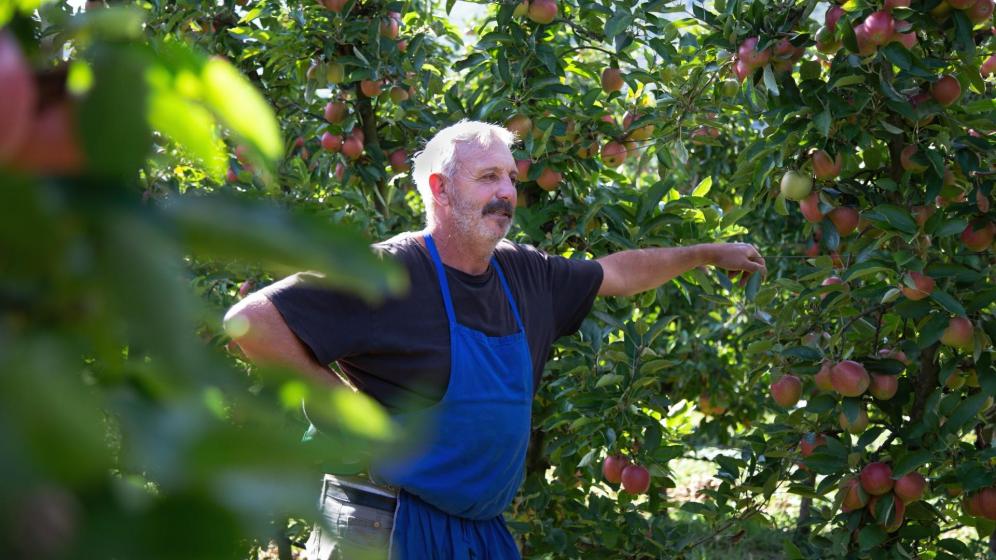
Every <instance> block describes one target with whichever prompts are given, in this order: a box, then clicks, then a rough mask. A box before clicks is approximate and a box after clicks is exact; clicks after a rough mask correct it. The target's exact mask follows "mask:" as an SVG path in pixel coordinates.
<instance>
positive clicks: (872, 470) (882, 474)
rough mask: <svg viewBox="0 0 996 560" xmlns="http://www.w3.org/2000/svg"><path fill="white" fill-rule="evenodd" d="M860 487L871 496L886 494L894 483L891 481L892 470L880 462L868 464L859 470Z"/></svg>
mask: <svg viewBox="0 0 996 560" xmlns="http://www.w3.org/2000/svg"><path fill="white" fill-rule="evenodd" d="M860 478H861V487H862V488H864V490H865V492H868V493H869V494H871V495H872V496H881V495H883V494H888V493H889V491H891V490H892V487H893V485H894V484H895V482H894V481H893V480H892V469H891V468H890V467H889V465H887V464H885V463H881V462H875V463H869V464H868V465H866V466H865V468H863V469H861V475H860Z"/></svg>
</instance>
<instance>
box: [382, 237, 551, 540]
mask: <svg viewBox="0 0 996 560" xmlns="http://www.w3.org/2000/svg"><path fill="white" fill-rule="evenodd" d="M425 244H426V246H427V247H428V249H429V253H430V254H431V255H432V262H433V264H434V265H435V269H436V275H437V277H438V278H439V287H440V290H441V291H442V295H443V303H444V304H445V306H446V316H447V318H448V319H449V330H450V382H449V386H448V387H447V389H446V394H445V395H443V398H442V399H441V400H440V401H439V402H438V403H436V404H435V405H433V406H431V407H429V408H427V409H424V410H419V411H415V412H412V413H406V414H402V415H399V416H398V417H397V419H398V421H399V422H401V423H402V425H404V426H409V425H422V426H425V427H426V428H427V429H426V430H425V433H426V437H425V439H424V440H421V441H420V442H419V447H418V450H417V452H415V453H411V454H410V456H409V457H408V458H406V459H399V458H394V459H391V460H389V461H387V462H386V463H385V464H381V465H377V466H376V467H375V468H374V471H375V473H376V474H377V475H378V476H379V478H381V479H383V480H384V481H385V482H388V483H389V484H392V485H394V486H396V487H398V488H400V489H401V492H400V495H399V498H398V509H397V512H396V513H395V522H394V532H393V534H392V540H391V558H392V560H416V559H418V560H420V559H427V558H433V559H441V560H442V559H453V560H464V559H475V560H477V559H485V558H491V559H498V560H506V559H517V558H520V556H519V551H518V548H517V547H516V545H515V541H514V540H513V539H512V535H511V534H510V533H509V531H508V528H507V527H506V525H505V520H504V518H503V517H502V515H501V514H502V512H503V511H505V509H506V508H507V507H508V506H509V504H511V503H512V499H513V498H514V497H515V494H516V492H517V491H518V489H519V486H520V485H521V484H522V480H523V477H524V476H525V458H526V447H527V445H528V443H529V423H530V415H531V411H532V397H533V368H532V358H531V356H530V354H529V345H528V343H527V341H526V333H525V328H524V327H523V326H522V319H521V318H520V317H519V310H518V307H517V306H516V304H515V299H514V298H513V297H512V292H511V290H509V288H508V283H507V282H506V280H505V275H504V274H503V273H502V270H501V267H500V266H499V265H498V261H497V259H495V258H494V257H492V258H491V264H492V266H494V267H495V270H496V271H497V272H498V278H499V279H500V280H501V285H502V288H503V289H504V291H505V296H506V297H507V298H508V303H509V305H511V306H512V313H513V314H514V315H515V323H516V325H517V326H518V329H519V330H518V332H516V333H515V334H512V335H508V336H498V337H493V336H487V335H485V334H484V333H482V332H480V331H476V330H473V329H470V328H467V327H465V326H463V325H461V324H460V323H457V320H456V314H455V313H454V311H453V301H452V299H451V298H450V290H449V285H448V284H447V282H446V272H445V271H444V270H443V263H442V261H441V260H440V258H439V252H438V251H437V250H436V245H435V243H434V242H433V240H432V237H431V236H429V235H426V236H425Z"/></svg>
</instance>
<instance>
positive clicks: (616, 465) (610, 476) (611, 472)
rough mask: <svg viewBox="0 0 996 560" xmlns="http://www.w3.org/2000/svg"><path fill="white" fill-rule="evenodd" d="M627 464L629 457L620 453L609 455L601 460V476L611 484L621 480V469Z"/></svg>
mask: <svg viewBox="0 0 996 560" xmlns="http://www.w3.org/2000/svg"><path fill="white" fill-rule="evenodd" d="M628 466H629V459H627V458H625V457H623V456H622V455H609V456H608V457H606V458H605V461H603V462H602V476H603V477H605V480H607V481H608V482H611V483H612V484H619V483H620V482H622V472H623V469H625V468H626V467H628Z"/></svg>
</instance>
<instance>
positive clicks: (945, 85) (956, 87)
mask: <svg viewBox="0 0 996 560" xmlns="http://www.w3.org/2000/svg"><path fill="white" fill-rule="evenodd" d="M930 94H931V95H933V96H934V99H935V100H937V102H938V103H940V104H941V105H943V106H944V107H947V106H949V105H951V104H952V103H954V102H955V101H957V100H958V98H959V97H961V84H960V83H958V79H957V78H955V77H954V76H950V75H949V76H942V77H941V79H939V80H937V81H936V82H934V83H933V84H931V85H930Z"/></svg>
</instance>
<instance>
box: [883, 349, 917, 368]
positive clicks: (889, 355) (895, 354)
mask: <svg viewBox="0 0 996 560" xmlns="http://www.w3.org/2000/svg"><path fill="white" fill-rule="evenodd" d="M878 357H879V359H890V360H898V361H900V362H902V363H903V364H904V365H907V366H908V365H910V364H911V363H912V362H911V361H910V359H909V357H907V356H906V352H903V351H902V350H894V349H892V348H882V349H881V350H879V351H878Z"/></svg>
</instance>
